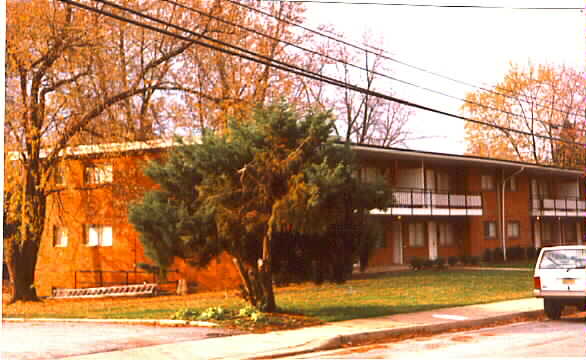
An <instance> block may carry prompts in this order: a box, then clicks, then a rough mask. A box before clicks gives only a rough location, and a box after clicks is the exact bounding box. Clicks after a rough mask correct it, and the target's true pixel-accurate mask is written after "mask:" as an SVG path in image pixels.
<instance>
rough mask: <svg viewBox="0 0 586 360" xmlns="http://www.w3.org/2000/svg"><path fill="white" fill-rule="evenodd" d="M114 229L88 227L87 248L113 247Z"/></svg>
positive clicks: (99, 226)
mask: <svg viewBox="0 0 586 360" xmlns="http://www.w3.org/2000/svg"><path fill="white" fill-rule="evenodd" d="M112 240H113V236H112V227H111V226H106V225H86V226H85V245H86V246H112Z"/></svg>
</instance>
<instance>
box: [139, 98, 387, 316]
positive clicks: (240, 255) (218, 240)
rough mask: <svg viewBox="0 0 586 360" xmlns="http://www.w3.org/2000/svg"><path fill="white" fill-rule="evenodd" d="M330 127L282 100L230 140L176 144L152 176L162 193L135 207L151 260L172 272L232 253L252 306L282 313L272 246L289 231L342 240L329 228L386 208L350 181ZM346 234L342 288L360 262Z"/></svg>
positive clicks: (377, 191)
mask: <svg viewBox="0 0 586 360" xmlns="http://www.w3.org/2000/svg"><path fill="white" fill-rule="evenodd" d="M332 126H333V122H332V119H331V117H330V114H329V113H328V112H311V111H310V112H308V113H306V114H305V115H304V116H301V115H300V114H299V113H297V112H296V111H295V110H294V109H292V108H291V107H290V106H289V105H287V104H285V103H278V104H274V105H269V106H266V107H259V108H258V109H257V110H256V111H255V112H254V114H253V115H252V117H251V118H245V119H238V121H232V122H231V123H230V124H229V127H228V129H227V131H226V132H225V133H224V134H211V135H207V136H205V137H203V138H202V141H201V143H199V144H192V145H185V146H181V147H179V148H178V149H177V150H175V151H174V152H173V153H171V155H170V158H169V160H168V162H166V163H165V164H153V166H151V167H150V168H149V170H148V171H147V175H149V176H150V177H151V178H152V179H153V180H155V181H156V182H157V183H159V184H161V188H162V190H160V191H159V192H154V193H149V194H147V195H146V196H145V198H144V199H143V201H142V203H138V204H135V205H134V207H133V208H132V210H131V217H130V219H131V221H132V222H133V223H134V224H135V226H136V227H137V229H138V230H139V232H141V240H142V242H143V244H144V246H145V248H146V249H147V254H149V256H150V257H151V259H153V260H154V261H155V263H157V265H159V266H161V267H165V266H168V264H169V257H170V256H181V257H187V255H188V254H194V253H196V254H197V258H198V259H200V260H201V259H203V260H206V259H210V258H211V257H213V256H215V255H217V254H218V253H219V252H221V251H226V252H227V253H229V254H230V255H231V256H232V257H233V259H234V262H235V264H236V266H237V268H238V270H239V272H240V275H241V278H242V282H243V287H244V296H245V297H246V299H247V300H248V301H249V302H250V303H251V304H252V305H253V306H256V307H257V308H259V309H260V310H262V311H268V312H271V311H275V310H276V309H277V306H276V302H275V296H274V292H273V261H274V258H273V249H274V241H275V239H276V238H277V236H278V235H277V234H278V233H280V232H281V230H282V229H284V228H286V229H290V230H292V231H294V232H296V233H298V234H305V235H314V236H315V237H314V238H315V239H321V240H322V241H323V240H324V239H327V238H328V236H329V235H332V234H334V235H339V234H335V231H332V229H335V228H336V225H340V224H344V226H346V224H348V223H349V222H350V223H351V222H352V221H353V220H352V217H354V215H353V214H355V213H364V211H365V209H367V208H373V207H383V206H385V204H386V202H387V198H388V195H387V193H386V192H385V191H384V190H383V189H382V188H380V187H376V186H370V187H368V186H361V185H360V184H359V183H358V182H357V181H356V179H354V178H353V176H352V173H353V167H352V157H351V155H350V154H349V149H348V147H346V146H342V145H340V144H335V143H334V142H332V141H331V139H330V134H331V132H332ZM340 209H343V210H342V211H340ZM163 213H164V214H163ZM349 225H350V227H352V224H349ZM343 234H344V235H343V236H338V237H336V238H335V239H334V241H333V243H334V244H335V249H334V252H335V253H336V256H334V257H332V258H333V259H335V263H334V273H335V274H337V275H334V277H335V279H336V280H339V281H343V279H344V275H343V273H344V271H343V269H344V267H345V265H347V264H348V263H350V264H351V263H352V261H351V259H352V255H353V246H349V245H348V244H350V243H351V242H352V241H353V239H352V237H351V236H350V234H349V233H343ZM321 249H322V251H324V252H329V251H332V248H331V247H322V248H321ZM324 255H327V254H324V253H318V254H315V256H316V258H318V257H320V256H324ZM204 263H205V262H204V261H200V264H199V265H203V264H204Z"/></svg>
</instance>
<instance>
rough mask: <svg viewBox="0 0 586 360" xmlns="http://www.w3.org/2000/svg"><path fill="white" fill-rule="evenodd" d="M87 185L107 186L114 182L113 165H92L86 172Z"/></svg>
mask: <svg viewBox="0 0 586 360" xmlns="http://www.w3.org/2000/svg"><path fill="white" fill-rule="evenodd" d="M84 176H85V183H86V184H106V183H111V182H112V178H113V176H112V165H111V164H100V165H91V166H87V167H86V168H85V172H84Z"/></svg>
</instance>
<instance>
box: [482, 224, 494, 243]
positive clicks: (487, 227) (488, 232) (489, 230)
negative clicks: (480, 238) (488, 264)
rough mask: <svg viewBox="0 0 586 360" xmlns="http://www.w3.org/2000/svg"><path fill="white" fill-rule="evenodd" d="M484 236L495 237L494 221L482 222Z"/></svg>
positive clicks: (486, 237)
mask: <svg viewBox="0 0 586 360" xmlns="http://www.w3.org/2000/svg"><path fill="white" fill-rule="evenodd" d="M484 238H485V239H496V221H485V222H484Z"/></svg>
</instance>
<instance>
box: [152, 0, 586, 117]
mask: <svg viewBox="0 0 586 360" xmlns="http://www.w3.org/2000/svg"><path fill="white" fill-rule="evenodd" d="M163 1H167V2H169V0H163ZM225 1H228V2H230V3H232V4H234V5H237V6H240V7H243V8H246V9H248V10H250V11H253V12H256V13H258V14H262V15H264V16H267V17H272V18H274V19H277V20H278V21H281V22H284V23H286V24H288V25H291V26H294V27H297V28H300V29H302V30H305V31H308V32H310V33H312V34H314V35H318V36H321V37H324V38H326V39H329V40H333V41H335V42H338V43H341V44H344V45H346V46H349V47H351V48H354V49H356V50H359V51H363V52H371V53H376V54H377V56H380V57H381V58H383V59H385V60H389V61H392V62H395V63H398V64H401V65H403V66H407V67H409V68H412V69H415V70H418V71H421V72H425V73H428V74H430V75H433V76H436V77H439V78H442V79H445V80H449V81H452V82H454V83H457V84H461V85H465V86H468V87H472V88H475V89H478V90H482V91H486V92H489V93H491V94H494V95H498V96H503V97H506V98H509V99H514V100H517V101H521V102H523V103H527V104H529V105H538V106H542V107H551V109H552V110H554V111H556V112H559V113H560V114H566V115H571V116H575V117H580V118H583V117H586V115H583V114H578V113H574V112H572V111H568V110H563V109H559V108H556V107H554V104H553V103H550V104H547V105H544V104H543V103H540V102H538V101H540V100H541V99H538V98H536V97H534V96H528V97H529V98H530V99H531V100H533V101H535V103H532V102H530V101H529V100H526V99H520V98H518V97H517V96H516V94H515V93H514V92H512V91H510V90H508V89H503V88H500V87H498V86H497V87H495V89H496V90H493V89H488V88H486V87H483V86H479V85H475V84H472V83H469V82H466V81H462V80H458V79H455V78H453V77H450V76H446V75H442V74H439V73H437V72H434V71H430V70H427V69H424V68H422V67H418V66H415V65H411V64H408V63H406V62H404V61H401V60H398V59H396V58H394V57H391V56H389V55H386V54H385V52H386V51H385V50H384V49H380V48H377V47H375V46H372V45H369V44H364V45H363V46H366V47H368V48H370V49H367V48H364V47H361V46H360V45H356V44H353V43H351V42H348V41H347V40H344V39H341V38H339V37H338V35H335V34H331V33H324V32H322V31H318V30H315V29H312V28H309V27H307V26H304V25H302V24H300V23H297V22H295V21H292V20H289V19H285V18H281V17H279V16H276V15H273V14H271V13H268V12H266V11H263V10H261V9H258V8H255V7H252V6H250V5H247V4H244V3H242V2H241V1H238V0H225ZM371 49H372V50H371ZM499 90H501V91H506V92H509V94H505V93H502V92H499ZM510 94H512V95H510ZM462 101H465V100H462Z"/></svg>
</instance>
